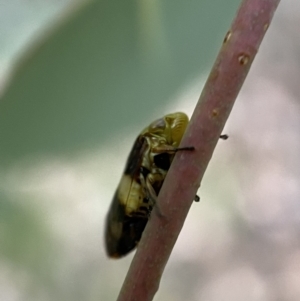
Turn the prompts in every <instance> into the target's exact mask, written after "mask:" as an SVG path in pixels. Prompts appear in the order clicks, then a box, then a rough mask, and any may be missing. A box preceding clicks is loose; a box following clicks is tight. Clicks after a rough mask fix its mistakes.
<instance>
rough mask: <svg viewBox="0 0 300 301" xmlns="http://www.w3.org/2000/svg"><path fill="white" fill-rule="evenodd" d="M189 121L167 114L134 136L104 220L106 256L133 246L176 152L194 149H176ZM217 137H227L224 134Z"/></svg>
mask: <svg viewBox="0 0 300 301" xmlns="http://www.w3.org/2000/svg"><path fill="white" fill-rule="evenodd" d="M188 122H189V119H188V117H187V116H186V115H185V114H184V113H181V112H178V113H174V114H168V115H166V116H164V117H162V118H160V119H157V120H156V121H154V122H152V123H151V124H150V125H149V126H148V127H147V128H145V129H144V130H143V131H142V132H141V133H140V135H139V136H138V137H137V139H136V141H135V143H134V145H133V148H132V150H131V152H130V154H129V157H128V160H127V163H126V166H125V170H124V174H123V176H122V178H121V181H120V183H119V186H118V188H117V191H116V192H115V195H114V197H113V200H112V203H111V206H110V209H109V212H108V215H107V219H106V229H105V245H106V252H107V255H108V256H109V257H113V258H120V257H122V256H124V255H126V254H127V253H129V252H130V251H132V250H133V249H134V248H135V247H136V245H137V244H138V242H139V241H140V239H141V236H142V233H143V231H144V229H145V226H146V224H147V222H148V219H149V216H150V213H151V211H152V208H153V206H154V205H155V203H156V199H157V196H158V193H159V191H160V189H161V187H162V184H163V182H164V179H165V177H166V175H167V172H168V170H169V168H170V165H171V163H172V160H173V158H174V155H175V153H176V152H177V151H181V150H189V151H191V150H194V147H192V146H191V147H183V148H178V146H179V144H180V141H181V139H182V136H183V134H184V132H185V129H186V127H187V125H188ZM220 137H221V138H223V139H227V135H222V136H220ZM195 201H199V197H198V196H196V197H195Z"/></svg>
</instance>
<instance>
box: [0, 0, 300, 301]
mask: <svg viewBox="0 0 300 301" xmlns="http://www.w3.org/2000/svg"><path fill="white" fill-rule="evenodd" d="M1 2H3V3H1ZM1 2H0V3H1V5H0V15H1V16H2V18H1V21H0V22H1V24H3V26H1V28H2V30H1V33H0V34H1V37H2V39H1V40H2V42H1V44H0V46H1V48H0V60H1V66H0V67H2V72H1V73H0V76H1V81H0V84H1V90H0V93H1V99H0V139H1V140H0V141H1V142H0V227H1V228H0V229H1V230H0V267H1V268H0V300H115V299H116V296H117V295H118V291H119V289H120V286H121V284H122V281H123V279H124V277H125V275H126V271H127V269H128V266H129V263H130V261H131V258H132V255H130V256H128V257H127V258H125V259H122V260H119V261H112V260H109V259H107V258H106V256H105V253H104V249H103V245H102V243H103V242H102V241H103V223H104V219H105V214H106V211H107V208H108V206H109V203H110V200H111V197H112V195H113V193H114V189H115V188H116V186H117V184H118V181H119V179H120V176H121V174H122V169H123V165H124V163H125V160H126V156H127V154H128V152H129V151H130V148H131V146H132V142H133V141H134V139H135V137H136V135H137V134H138V133H139V131H141V130H142V129H143V128H144V127H145V126H146V125H147V124H149V122H151V121H152V120H153V119H156V118H158V117H160V116H162V115H164V114H165V113H169V112H173V111H178V110H182V111H185V112H187V113H189V114H191V112H192V109H193V107H194V106H195V104H196V101H197V99H198V96H199V94H200V92H201V87H202V85H203V81H204V80H205V76H206V75H207V73H208V72H209V69H210V67H211V66H212V64H213V62H214V58H215V57H216V55H217V52H218V49H219V47H220V45H221V43H222V40H223V37H224V35H225V34H226V32H227V30H228V28H229V26H230V23H231V21H232V18H233V17H234V15H235V12H236V10H237V8H238V5H239V2H240V1H239V0H230V1H222V0H202V1H196V0H192V1H174V0H164V1H155V0H144V1H75V0H73V1H71V0H64V1H50V0H48V1H47V0H31V1H28V0H26V1H25V0H13V1H10V2H9V3H7V2H5V1H4V0H2V1H1ZM294 6H297V7H299V9H300V6H299V4H297V1H296V0H289V1H287V3H286V4H285V6H283V5H282V7H281V6H280V7H279V10H278V16H276V18H275V20H274V23H273V24H272V25H271V27H270V30H269V31H268V33H267V37H266V39H265V41H264V44H263V46H262V48H261V52H260V53H259V55H258V57H257V59H256V61H255V63H254V66H253V68H252V71H251V74H250V76H249V78H248V79H247V82H246V85H245V87H244V89H243V91H242V94H241V96H240V98H239V100H238V103H237V105H236V107H235V108H234V110H233V113H232V116H231V117H230V120H229V122H228V125H227V128H226V131H227V133H228V134H229V135H230V139H229V140H228V141H226V142H220V144H219V145H218V147H217V150H216V152H215V155H214V158H213V161H212V163H211V164H210V167H209V169H208V171H207V173H206V177H205V180H204V182H203V183H202V188H201V191H200V194H201V203H200V205H199V204H197V205H194V206H193V207H192V210H191V212H190V215H189V217H188V220H187V222H186V225H185V227H184V229H183V231H182V234H181V236H180V238H179V241H178V243H177V245H176V247H175V250H174V253H173V254H172V257H171V259H170V262H169V264H168V266H167V268H166V273H165V275H164V277H163V280H162V284H161V288H160V291H159V293H158V294H157V296H156V298H155V300H175V301H176V300H231V301H232V300H264V301H266V300H272V301H274V300H299V297H300V291H299V288H298V285H297V279H298V278H297V275H299V273H300V253H299V251H298V250H299V243H300V241H299V238H300V236H299V234H300V233H299V232H300V227H299V222H300V220H299V214H298V213H297V212H299V209H300V208H299V207H300V206H299V195H300V192H299V187H300V185H299V168H298V167H299V166H298V163H297V162H298V154H299V148H300V146H299V143H298V141H299V137H298V128H299V117H298V115H299V114H297V112H298V111H299V104H298V98H297V97H298V96H299V95H300V93H299V87H298V84H297V81H295V80H288V78H293V79H294V78H299V77H297V76H299V70H298V69H300V68H297V66H298V65H299V62H300V60H299V58H297V55H296V54H297V51H299V49H300V47H299V43H297V39H295V38H294V36H293V35H295V36H297V33H296V31H295V28H299V27H297V26H299V25H300V24H299V21H298V19H299V18H297V14H296V13H295V11H297V10H295V9H291V7H294ZM298 11H299V10H298ZM283 24H284V26H283ZM24 36H25V37H27V38H26V39H25V38H24ZM279 41H280V42H279ZM283 45H285V47H283ZM280 46H282V47H280ZM297 47H298V48H297ZM279 141H280V142H279ZM278 144H280V145H278ZM295 162H296V163H295ZM298 277H299V276H298ZM298 280H299V279H298ZM278 284H280V285H278Z"/></svg>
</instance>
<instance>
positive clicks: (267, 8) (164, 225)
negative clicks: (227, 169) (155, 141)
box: [118, 0, 280, 301]
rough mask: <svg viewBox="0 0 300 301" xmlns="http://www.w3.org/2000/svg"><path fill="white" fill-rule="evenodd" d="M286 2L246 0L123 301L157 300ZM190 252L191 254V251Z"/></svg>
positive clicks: (204, 94)
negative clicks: (241, 93) (207, 172)
mask: <svg viewBox="0 0 300 301" xmlns="http://www.w3.org/2000/svg"><path fill="white" fill-rule="evenodd" d="M279 1H280V0H244V1H242V4H241V6H240V8H239V10H238V13H237V15H236V18H235V19H234V21H233V23H232V25H231V28H230V30H229V31H228V33H227V34H226V36H225V39H224V41H223V45H222V47H221V50H220V52H219V55H218V57H217V59H216V62H215V64H214V66H213V69H212V71H211V73H210V75H209V77H208V80H207V82H206V84H205V87H204V89H203V91H202V94H201V96H200V99H199V101H198V104H197V106H196V108H195V111H194V113H193V116H192V118H191V121H190V123H189V126H188V129H187V131H186V133H185V135H184V137H183V139H182V142H181V145H180V147H187V146H193V147H195V151H193V152H178V153H177V154H176V156H175V158H174V161H173V163H172V166H171V168H170V170H169V172H168V175H167V177H166V179H165V182H164V185H163V187H162V189H161V191H160V194H159V197H158V206H159V212H160V214H158V211H157V210H156V208H155V207H154V209H153V212H152V214H151V218H150V220H149V222H148V224H147V227H146V229H145V231H144V233H143V236H142V239H141V241H140V243H139V246H138V249H137V252H136V254H135V256H134V258H133V260H132V263H131V266H130V268H129V271H128V274H127V276H126V279H125V281H124V284H123V287H122V289H121V292H120V295H119V297H118V301H129V300H130V301H134V300H136V301H141V300H142V301H148V300H152V299H153V297H154V295H155V293H156V291H157V290H158V287H159V283H160V279H161V276H162V273H163V270H164V268H165V265H166V263H167V261H168V259H169V256H170V254H171V252H172V249H173V246H174V244H175V242H176V240H177V237H178V235H179V233H180V230H181V228H182V226H183V223H184V220H185V218H186V216H187V213H188V211H189V208H190V206H191V204H192V202H193V199H194V197H195V195H196V192H197V190H198V188H199V186H200V183H201V180H202V177H203V175H204V172H205V170H206V168H207V165H208V163H209V160H210V159H211V157H212V154H213V151H214V148H215V146H216V144H217V142H218V139H219V136H220V133H221V131H222V130H223V127H224V125H225V122H226V120H227V118H228V116H229V114H230V112H231V109H232V107H233V104H234V101H235V99H236V97H237V95H238V93H239V91H240V89H241V86H242V84H243V82H244V80H245V78H246V75H247V73H248V71H249V69H250V66H251V64H252V62H253V59H254V57H255V55H256V53H257V51H258V48H259V45H260V43H261V41H262V39H263V37H264V35H265V32H266V30H267V28H268V27H269V25H270V22H271V19H272V17H273V14H274V12H275V10H276V8H277V6H278V4H279ZM189 251H190V250H187V252H189ZM178 277H180V275H178Z"/></svg>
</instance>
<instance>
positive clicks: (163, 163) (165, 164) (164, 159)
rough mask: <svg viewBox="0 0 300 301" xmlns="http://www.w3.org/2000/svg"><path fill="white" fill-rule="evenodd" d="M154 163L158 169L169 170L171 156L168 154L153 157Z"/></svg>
mask: <svg viewBox="0 0 300 301" xmlns="http://www.w3.org/2000/svg"><path fill="white" fill-rule="evenodd" d="M154 163H155V165H156V166H157V167H158V168H161V169H163V170H169V168H170V165H171V155H170V154H168V153H162V154H158V155H156V156H154Z"/></svg>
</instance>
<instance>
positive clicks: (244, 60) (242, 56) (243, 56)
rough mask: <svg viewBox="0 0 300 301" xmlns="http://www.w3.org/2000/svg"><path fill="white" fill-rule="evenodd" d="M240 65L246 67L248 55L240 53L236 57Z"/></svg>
mask: <svg viewBox="0 0 300 301" xmlns="http://www.w3.org/2000/svg"><path fill="white" fill-rule="evenodd" d="M238 59H239V63H240V65H242V66H244V65H247V64H248V62H249V55H248V54H246V53H241V54H240V55H239V57H238Z"/></svg>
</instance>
